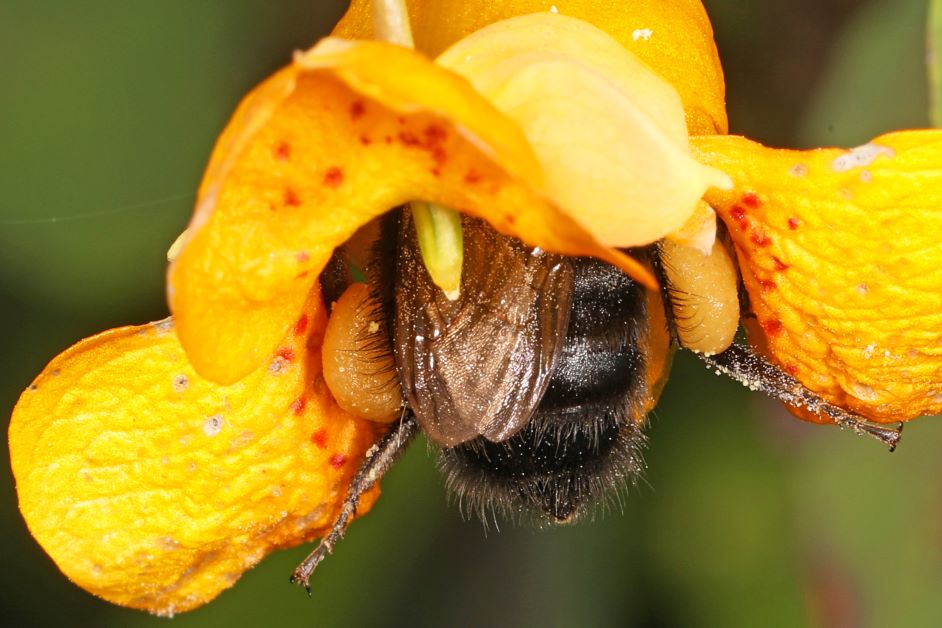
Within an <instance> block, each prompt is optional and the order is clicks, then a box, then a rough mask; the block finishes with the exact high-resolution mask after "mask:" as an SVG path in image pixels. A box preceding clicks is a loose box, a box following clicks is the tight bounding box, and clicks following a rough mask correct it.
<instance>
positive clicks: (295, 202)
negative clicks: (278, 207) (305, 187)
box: [283, 188, 301, 207]
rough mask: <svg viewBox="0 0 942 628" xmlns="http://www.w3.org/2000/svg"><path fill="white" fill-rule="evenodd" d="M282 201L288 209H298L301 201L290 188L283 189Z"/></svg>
mask: <svg viewBox="0 0 942 628" xmlns="http://www.w3.org/2000/svg"><path fill="white" fill-rule="evenodd" d="M283 200H284V202H285V205H287V206H288V207H298V206H300V205H301V199H300V198H299V197H298V193H297V192H295V191H294V190H292V189H291V188H286V189H285V193H284V197H283Z"/></svg>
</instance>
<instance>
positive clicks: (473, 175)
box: [464, 170, 481, 185]
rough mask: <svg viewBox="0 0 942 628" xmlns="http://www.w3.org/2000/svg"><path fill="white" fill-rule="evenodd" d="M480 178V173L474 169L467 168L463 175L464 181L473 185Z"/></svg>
mask: <svg viewBox="0 0 942 628" xmlns="http://www.w3.org/2000/svg"><path fill="white" fill-rule="evenodd" d="M480 180H481V174H480V173H479V172H477V171H476V170H468V172H467V173H465V175H464V182H465V183H467V184H468V185H474V184H475V183H478V182H479V181H480Z"/></svg>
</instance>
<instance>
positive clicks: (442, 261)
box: [411, 202, 464, 301]
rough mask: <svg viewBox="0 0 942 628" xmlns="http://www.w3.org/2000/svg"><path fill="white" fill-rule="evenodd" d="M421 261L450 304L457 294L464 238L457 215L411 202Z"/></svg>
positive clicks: (442, 208)
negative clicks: (449, 300)
mask: <svg viewBox="0 0 942 628" xmlns="http://www.w3.org/2000/svg"><path fill="white" fill-rule="evenodd" d="M411 206H412V219H413V221H414V222H415V231H416V234H417V235H418V240H419V250H420V251H421V253H422V261H424V262H425V268H426V269H428V274H429V275H430V276H431V277H432V281H434V282H435V285H436V286H438V287H439V288H441V289H442V291H443V292H444V293H445V296H447V297H448V298H449V299H451V300H452V301H454V300H455V299H457V298H458V296H459V294H460V291H461V267H462V264H463V263H464V237H463V235H462V231H461V214H459V213H458V212H456V211H454V210H451V209H448V208H446V207H441V206H440V205H435V204H432V203H416V202H414V203H411Z"/></svg>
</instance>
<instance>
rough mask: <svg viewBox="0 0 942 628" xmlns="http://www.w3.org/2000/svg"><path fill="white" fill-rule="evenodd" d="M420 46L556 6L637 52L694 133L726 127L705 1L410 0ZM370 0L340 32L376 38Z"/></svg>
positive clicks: (431, 49)
mask: <svg viewBox="0 0 942 628" xmlns="http://www.w3.org/2000/svg"><path fill="white" fill-rule="evenodd" d="M408 5H409V11H410V14H411V16H412V28H413V32H414V35H415V42H416V46H417V47H418V49H419V50H422V51H423V52H425V53H426V54H429V55H432V56H435V55H438V54H440V53H441V52H442V51H444V50H445V49H446V48H448V47H449V46H451V45H452V44H454V43H455V42H457V41H458V40H459V39H462V38H463V37H465V36H466V35H469V34H470V33H473V32H474V31H476V30H478V29H480V28H483V27H484V26H487V25H488V24H492V23H494V22H497V21H500V20H503V19H506V18H509V17H514V16H517V15H526V14H528V13H538V12H545V11H548V10H550V7H551V6H552V7H555V9H556V12H558V13H559V14H560V15H567V16H570V17H575V18H578V19H580V20H584V21H586V22H588V23H590V24H593V25H595V26H596V27H598V28H600V29H602V30H604V31H605V32H607V33H608V34H609V35H611V36H612V37H614V38H615V40H617V41H618V42H619V43H621V44H622V45H623V46H625V47H626V48H628V49H629V50H631V51H632V52H633V53H634V54H636V55H637V56H638V57H639V58H640V59H641V60H642V61H644V62H645V63H646V64H648V65H649V66H651V68H652V69H654V71H655V72H657V73H658V74H660V75H661V76H662V77H664V78H665V79H667V81H668V82H669V83H671V84H672V85H673V86H674V89H676V90H677V92H678V93H679V94H680V97H681V100H682V101H683V103H684V109H685V111H686V114H687V126H688V127H689V129H690V132H691V133H702V134H706V133H725V132H726V128H727V123H726V100H725V88H724V84H723V69H722V67H721V65H720V61H719V57H718V56H717V52H716V45H715V44H714V43H713V29H712V27H711V26H710V20H709V18H708V17H707V14H706V11H704V9H703V5H702V4H701V3H700V1H699V0H620V1H607V2H600V1H599V0H553V1H552V2H549V1H547V0H504V1H502V2H492V1H485V0H410V1H409V2H408ZM370 7H371V0H353V1H352V2H351V4H350V9H349V10H348V11H347V14H346V15H345V16H344V18H343V20H341V22H340V24H338V25H337V28H336V29H335V31H334V33H335V34H336V35H339V36H341V37H350V38H359V39H371V38H372V37H373V22H372V17H371V14H370Z"/></svg>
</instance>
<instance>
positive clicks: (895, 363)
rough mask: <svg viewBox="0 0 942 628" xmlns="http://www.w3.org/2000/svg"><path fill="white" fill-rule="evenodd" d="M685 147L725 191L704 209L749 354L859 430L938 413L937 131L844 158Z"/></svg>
mask: <svg viewBox="0 0 942 628" xmlns="http://www.w3.org/2000/svg"><path fill="white" fill-rule="evenodd" d="M691 142H692V145H693V147H694V152H695V154H696V153H697V152H698V151H699V156H700V158H701V159H702V160H703V161H704V162H705V163H708V164H710V165H713V166H716V167H718V168H722V169H723V170H724V171H725V172H727V173H729V174H730V176H731V177H733V179H734V180H735V182H736V189H735V190H734V191H732V192H716V193H711V194H708V196H707V200H708V201H709V202H710V204H712V205H713V206H714V207H715V208H716V209H717V212H718V213H719V215H720V216H721V217H722V218H723V220H724V221H725V222H726V224H727V225H728V227H729V230H730V233H731V234H732V236H733V239H734V241H735V243H736V250H737V254H738V258H739V265H740V267H741V269H742V275H743V280H744V282H745V285H746V289H747V290H748V291H749V296H750V299H751V304H752V309H753V310H754V312H755V314H756V317H757V321H758V328H759V329H758V334H759V336H758V337H757V338H756V337H754V340H755V341H756V342H757V343H758V344H760V345H762V344H767V347H768V351H769V353H770V354H771V355H772V356H773V357H774V358H775V359H776V360H777V361H778V362H779V363H780V364H781V365H782V366H783V368H784V369H785V370H786V371H788V372H790V373H792V374H794V375H796V376H797V377H798V379H800V380H801V381H802V382H803V383H804V384H805V385H806V386H808V387H809V388H811V389H812V390H814V391H816V392H818V393H820V394H822V395H823V396H824V397H826V398H827V399H829V400H831V401H833V402H835V403H837V404H839V405H841V406H844V407H847V408H850V409H852V410H854V411H855V412H858V413H860V414H862V415H863V416H865V417H868V418H871V419H873V420H876V421H882V422H893V421H905V420H908V419H911V418H914V417H917V416H920V415H923V414H935V413H938V412H940V411H942V131H907V132H900V133H891V134H889V135H884V136H882V137H879V138H877V139H875V140H874V141H873V142H872V143H871V144H868V145H866V146H864V147H860V148H857V149H854V150H853V151H847V150H842V149H821V150H813V151H804V152H802V151H793V150H773V149H770V148H765V147H763V146H760V145H759V144H756V143H754V142H750V141H749V140H746V139H743V138H739V137H702V138H691ZM754 331H756V330H754Z"/></svg>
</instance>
